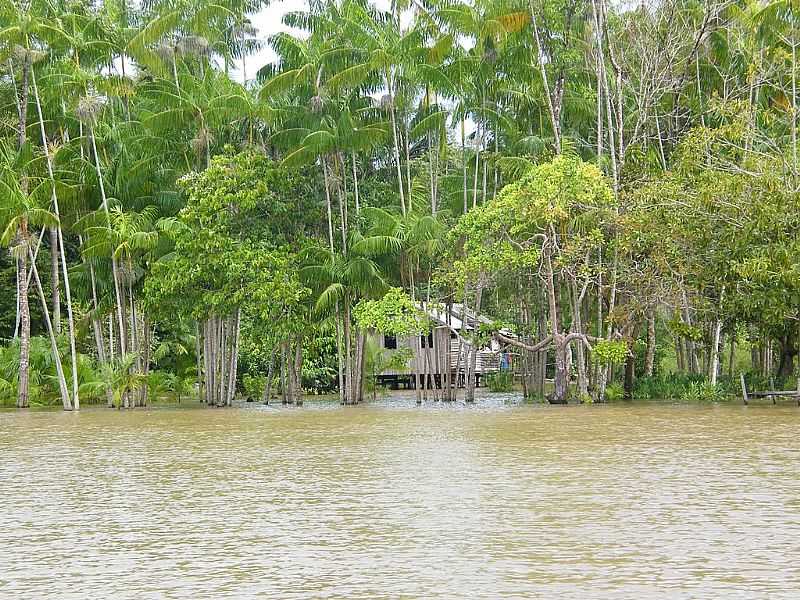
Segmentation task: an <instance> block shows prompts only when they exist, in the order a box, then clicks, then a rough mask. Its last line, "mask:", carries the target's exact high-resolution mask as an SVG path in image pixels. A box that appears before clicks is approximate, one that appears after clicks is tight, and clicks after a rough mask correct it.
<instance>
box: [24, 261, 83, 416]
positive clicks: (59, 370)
mask: <svg viewBox="0 0 800 600" xmlns="http://www.w3.org/2000/svg"><path fill="white" fill-rule="evenodd" d="M27 249H28V254H29V257H30V258H31V270H32V271H33V279H34V281H35V283H36V290H37V291H38V292H39V300H40V301H41V303H42V312H43V313H44V320H45V324H46V325H47V333H48V334H49V336H50V350H51V351H52V353H53V363H54V364H55V367H56V376H57V378H58V389H59V392H60V393H61V403H62V405H63V407H64V410H72V402H71V401H70V398H69V391H68V390H67V380H66V378H65V377H64V369H63V367H62V366H61V355H60V353H59V351H58V344H57V343H56V336H55V332H54V331H53V323H52V321H51V320H50V310H49V309H48V308H47V298H45V296H44V290H43V289H42V281H41V279H39V271H38V269H37V268H36V262H35V261H33V254H32V253H31V250H30V247H28V248H27Z"/></svg>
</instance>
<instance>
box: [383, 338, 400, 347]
mask: <svg viewBox="0 0 800 600" xmlns="http://www.w3.org/2000/svg"><path fill="white" fill-rule="evenodd" d="M383 347H384V348H387V349H389V350H397V338H396V337H395V336H393V335H385V336H383Z"/></svg>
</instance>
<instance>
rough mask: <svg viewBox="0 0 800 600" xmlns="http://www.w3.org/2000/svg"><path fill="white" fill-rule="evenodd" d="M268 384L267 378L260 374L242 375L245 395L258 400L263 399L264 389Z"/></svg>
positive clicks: (252, 399) (249, 398)
mask: <svg viewBox="0 0 800 600" xmlns="http://www.w3.org/2000/svg"><path fill="white" fill-rule="evenodd" d="M266 385H267V378H266V377H263V376H258V375H245V376H244V377H242V387H243V388H244V395H245V397H246V398H247V399H248V400H250V401H252V402H256V401H258V400H260V399H261V397H262V396H263V394H264V389H265V387H266Z"/></svg>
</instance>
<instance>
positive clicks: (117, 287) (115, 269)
mask: <svg viewBox="0 0 800 600" xmlns="http://www.w3.org/2000/svg"><path fill="white" fill-rule="evenodd" d="M88 129H89V140H90V142H91V144H92V154H93V155H94V165H95V170H96V172H97V181H98V184H99V186H100V199H101V201H102V204H103V211H104V212H105V214H106V224H107V225H108V227H109V229H110V228H111V216H110V213H109V210H108V197H107V196H106V188H105V184H104V183H103V171H102V169H101V168H100V155H99V154H98V153H97V141H96V140H95V137H94V127H93V126H92V125H91V123H90V124H89V128H88ZM111 277H112V279H113V280H114V294H115V298H116V304H117V326H118V327H119V342H120V344H119V347H120V354H121V355H123V356H124V355H125V354H126V353H127V351H128V350H127V344H126V340H125V315H124V314H123V311H124V306H125V305H124V303H123V300H122V290H121V283H120V273H119V265H118V264H117V258H116V256H114V253H113V252H112V253H111Z"/></svg>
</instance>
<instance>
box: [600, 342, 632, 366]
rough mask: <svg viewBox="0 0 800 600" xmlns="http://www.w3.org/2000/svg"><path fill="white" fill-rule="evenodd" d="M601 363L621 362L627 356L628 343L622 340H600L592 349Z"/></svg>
mask: <svg viewBox="0 0 800 600" xmlns="http://www.w3.org/2000/svg"><path fill="white" fill-rule="evenodd" d="M592 351H593V352H594V355H595V356H596V357H597V359H598V360H600V361H601V362H603V363H613V364H617V365H618V364H622V363H623V362H625V359H626V358H627V356H628V344H626V343H625V342H624V341H622V340H600V341H599V342H597V343H596V344H595V345H594V348H593V350H592Z"/></svg>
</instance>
